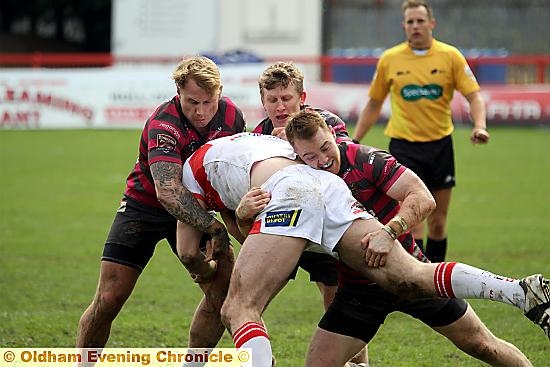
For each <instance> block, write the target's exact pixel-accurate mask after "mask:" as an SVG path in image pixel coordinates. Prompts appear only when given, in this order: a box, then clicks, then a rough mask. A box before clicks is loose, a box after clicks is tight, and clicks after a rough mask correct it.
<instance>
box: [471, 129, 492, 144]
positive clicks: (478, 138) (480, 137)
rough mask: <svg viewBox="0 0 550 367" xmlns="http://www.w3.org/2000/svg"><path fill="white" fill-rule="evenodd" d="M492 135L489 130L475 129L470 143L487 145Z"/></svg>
mask: <svg viewBox="0 0 550 367" xmlns="http://www.w3.org/2000/svg"><path fill="white" fill-rule="evenodd" d="M489 138H490V135H489V133H488V132H487V130H485V129H482V128H474V129H473V130H472V134H470V141H471V142H472V144H487V143H488V142H489Z"/></svg>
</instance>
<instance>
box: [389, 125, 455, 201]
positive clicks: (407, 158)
mask: <svg viewBox="0 0 550 367" xmlns="http://www.w3.org/2000/svg"><path fill="white" fill-rule="evenodd" d="M389 150H390V153H391V154H392V155H393V156H394V157H395V158H396V159H397V160H398V161H399V163H401V164H402V165H404V166H405V167H407V168H409V169H410V170H412V171H413V172H414V173H416V174H417V175H418V176H419V177H420V178H421V179H422V181H424V183H425V184H426V186H427V187H428V189H430V191H434V190H439V189H446V188H450V187H454V186H455V184H456V178H455V163H454V150H453V139H452V138H451V135H449V136H446V137H444V138H443V139H440V140H436V141H430V142H426V143H417V142H410V141H407V140H401V139H393V138H392V139H391V140H390V146H389Z"/></svg>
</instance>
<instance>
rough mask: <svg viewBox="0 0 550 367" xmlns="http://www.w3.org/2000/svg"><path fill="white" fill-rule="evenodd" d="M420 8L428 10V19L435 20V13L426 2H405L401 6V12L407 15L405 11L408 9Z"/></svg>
mask: <svg viewBox="0 0 550 367" xmlns="http://www.w3.org/2000/svg"><path fill="white" fill-rule="evenodd" d="M420 6H423V7H425V8H426V11H427V12H428V19H433V17H434V13H433V10H432V7H431V6H429V5H428V3H427V2H426V1H424V0H405V1H404V2H403V4H402V5H401V11H402V12H403V13H405V10H407V9H411V8H418V7H420Z"/></svg>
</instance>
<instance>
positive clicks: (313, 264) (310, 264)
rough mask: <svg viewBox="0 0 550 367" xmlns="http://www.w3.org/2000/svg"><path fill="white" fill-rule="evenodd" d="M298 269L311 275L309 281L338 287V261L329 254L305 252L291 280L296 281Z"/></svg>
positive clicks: (291, 275)
mask: <svg viewBox="0 0 550 367" xmlns="http://www.w3.org/2000/svg"><path fill="white" fill-rule="evenodd" d="M298 268H302V269H304V270H305V271H307V272H308V273H309V280H310V281H312V282H319V283H323V284H324V285H327V286H337V285H338V269H337V268H336V259H335V258H334V257H332V256H331V255H329V254H323V253H320V252H313V251H304V252H303V253H302V256H300V260H298V265H297V266H296V268H294V270H293V271H292V273H291V274H290V276H289V279H295V278H296V274H297V273H298Z"/></svg>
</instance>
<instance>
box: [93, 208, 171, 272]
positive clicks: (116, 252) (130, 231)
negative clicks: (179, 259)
mask: <svg viewBox="0 0 550 367" xmlns="http://www.w3.org/2000/svg"><path fill="white" fill-rule="evenodd" d="M176 223H177V221H176V219H175V218H174V217H172V216H171V215H169V214H168V213H166V212H165V211H164V212H163V211H162V210H160V209H156V208H149V207H146V206H144V205H140V204H139V203H137V202H135V201H133V200H124V201H122V202H121V204H120V207H119V208H118V210H117V212H116V215H115V219H114V221H113V224H112V225H111V230H110V231H109V235H108V236H107V240H106V241H105V247H104V249H103V256H102V257H101V260H105V261H112V262H116V263H119V264H123V265H128V266H131V267H134V268H136V269H138V270H139V271H140V272H141V271H143V269H144V268H145V266H146V265H147V263H148V262H149V260H150V259H151V257H152V256H153V253H154V252H155V247H156V245H157V243H158V242H159V241H161V240H163V239H166V240H167V241H168V243H169V244H170V247H171V248H172V252H174V254H177V249H176V226H177V224H176Z"/></svg>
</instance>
